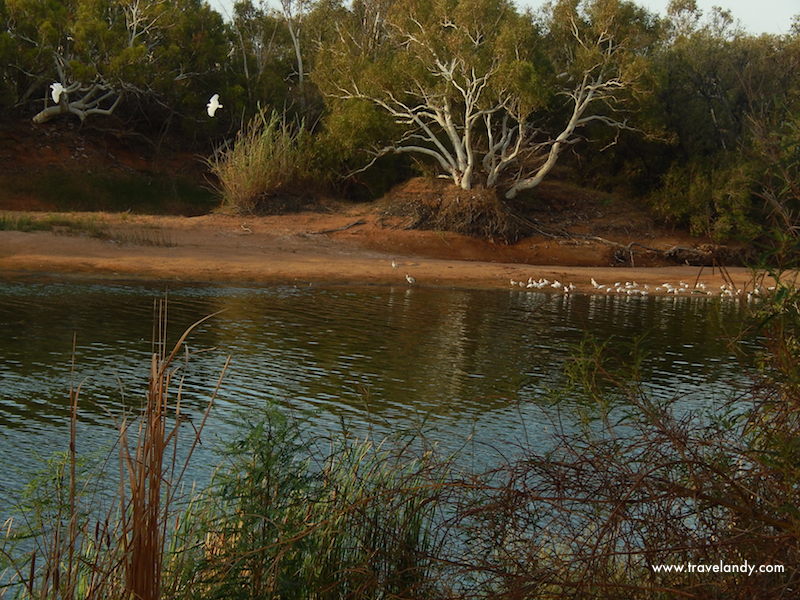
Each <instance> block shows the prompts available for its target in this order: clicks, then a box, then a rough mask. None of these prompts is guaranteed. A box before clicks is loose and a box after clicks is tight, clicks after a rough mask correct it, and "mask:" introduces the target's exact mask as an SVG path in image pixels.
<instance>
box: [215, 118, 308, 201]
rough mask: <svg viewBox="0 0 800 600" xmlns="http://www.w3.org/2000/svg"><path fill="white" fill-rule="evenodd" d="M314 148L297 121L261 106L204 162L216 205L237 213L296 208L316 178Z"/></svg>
mask: <svg viewBox="0 0 800 600" xmlns="http://www.w3.org/2000/svg"><path fill="white" fill-rule="evenodd" d="M315 162H316V151H315V144H314V139H313V138H312V135H311V133H310V132H309V131H308V130H307V129H306V128H305V127H304V126H303V123H302V122H301V123H291V122H289V121H287V119H286V118H285V117H284V116H281V115H279V114H278V113H277V112H275V111H272V112H270V113H267V112H266V111H265V110H261V111H260V112H259V113H258V114H257V115H256V116H255V117H253V118H252V119H251V121H250V122H249V124H248V125H247V126H246V127H245V128H244V129H243V130H242V131H240V132H239V134H238V135H237V136H236V140H235V141H234V142H233V144H225V145H223V146H222V147H220V148H219V149H217V151H216V152H214V155H213V156H212V157H211V158H210V159H209V160H208V165H209V168H210V170H211V173H212V174H213V175H214V176H215V177H216V180H217V191H218V192H219V194H220V195H221V196H222V207H223V208H224V209H228V210H233V211H235V212H237V213H246V214H249V213H272V214H275V213H280V212H287V211H292V210H297V209H299V208H301V207H302V206H303V205H304V204H305V203H307V202H308V196H307V193H308V190H311V189H313V188H314V186H315V181H316V180H317V179H318V177H317V173H316V170H315V166H314V165H315Z"/></svg>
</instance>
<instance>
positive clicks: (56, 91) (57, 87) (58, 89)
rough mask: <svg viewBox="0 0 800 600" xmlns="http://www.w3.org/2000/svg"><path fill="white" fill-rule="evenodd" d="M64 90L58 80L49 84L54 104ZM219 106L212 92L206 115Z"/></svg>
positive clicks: (213, 111) (217, 97) (209, 114)
mask: <svg viewBox="0 0 800 600" xmlns="http://www.w3.org/2000/svg"><path fill="white" fill-rule="evenodd" d="M64 91H65V88H64V85H63V84H62V83H61V82H60V81H56V82H55V83H51V84H50V97H51V98H52V99H53V102H55V103H56V104H58V103H59V102H60V101H61V94H63V93H64ZM220 108H222V104H220V103H219V94H214V95H213V96H211V98H209V100H208V104H206V111H207V112H208V116H209V117H213V116H214V115H215V114H216V113H217V111H218V110H219V109H220Z"/></svg>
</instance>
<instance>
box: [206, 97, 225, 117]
mask: <svg viewBox="0 0 800 600" xmlns="http://www.w3.org/2000/svg"><path fill="white" fill-rule="evenodd" d="M206 107H207V108H208V116H209V117H213V116H214V113H215V112H217V111H218V110H219V109H220V108H222V104H220V103H219V94H214V95H213V96H211V99H210V100H209V101H208V104H207V105H206Z"/></svg>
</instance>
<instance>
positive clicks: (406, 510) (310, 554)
mask: <svg viewBox="0 0 800 600" xmlns="http://www.w3.org/2000/svg"><path fill="white" fill-rule="evenodd" d="M297 436H298V432H297V429H296V426H293V425H291V424H288V423H287V421H286V420H285V419H284V418H282V417H281V416H280V415H277V414H274V413H273V414H271V415H270V416H268V417H267V418H266V419H263V420H259V421H257V422H255V423H250V424H248V425H247V427H246V430H245V432H244V435H243V437H242V438H240V440H239V441H237V442H235V443H233V444H230V445H229V446H228V447H227V448H226V450H225V453H224V463H223V464H224V465H226V466H225V468H224V469H222V470H221V471H220V472H219V473H218V475H217V477H216V479H215V482H214V484H213V486H212V488H211V490H210V493H209V496H208V498H207V501H206V503H205V504H204V512H203V513H202V520H203V521H204V523H205V528H204V530H205V537H204V542H203V544H202V552H201V553H200V554H199V555H198V560H197V562H196V563H195V567H194V569H193V570H192V571H191V573H190V574H189V578H188V580H187V582H186V583H185V584H184V586H183V587H184V588H185V589H189V590H192V594H193V597H195V598H230V599H242V600H251V599H252V600H255V599H261V598H263V599H267V598H281V599H297V600H301V599H306V598H319V599H331V600H333V599H339V598H353V599H361V598H363V599H367V598H383V597H391V598H409V597H434V596H433V594H432V587H433V582H434V578H433V577H432V573H431V570H432V569H433V568H434V565H435V561H434V560H432V557H433V556H436V554H437V550H436V545H437V538H436V535H435V528H434V526H433V523H434V520H435V515H436V512H437V509H438V504H439V503H438V497H439V495H440V493H441V484H442V481H443V470H442V466H443V464H442V463H438V464H437V463H436V462H435V461H433V460H428V459H427V458H426V457H424V456H423V457H421V458H419V457H418V458H413V457H411V456H409V455H407V454H406V453H404V452H403V451H398V450H396V449H390V448H389V447H388V446H387V447H386V448H384V447H383V446H382V445H381V444H378V443H376V442H373V441H371V440H369V439H365V440H349V439H344V440H342V441H338V442H330V445H328V446H327V451H318V449H319V447H318V448H317V449H316V450H315V449H313V448H311V447H310V446H309V445H307V444H301V443H299V442H298V441H297V440H298V437H297Z"/></svg>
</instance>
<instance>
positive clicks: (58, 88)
mask: <svg viewBox="0 0 800 600" xmlns="http://www.w3.org/2000/svg"><path fill="white" fill-rule="evenodd" d="M63 93H64V86H63V85H61V83H60V82H58V81H56V82H55V83H51V84H50V96H51V97H52V98H53V102H55V103H56V104H58V102H59V100H61V94H63Z"/></svg>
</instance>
